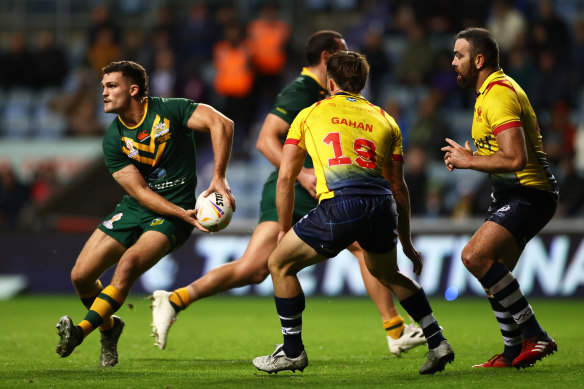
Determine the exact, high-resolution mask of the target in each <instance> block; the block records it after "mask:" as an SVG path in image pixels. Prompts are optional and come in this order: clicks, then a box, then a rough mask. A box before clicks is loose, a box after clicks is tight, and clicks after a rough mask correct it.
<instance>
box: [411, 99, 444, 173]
mask: <svg viewBox="0 0 584 389" xmlns="http://www.w3.org/2000/svg"><path fill="white" fill-rule="evenodd" d="M446 138H452V135H450V129H449V128H448V125H447V124H446V122H444V121H443V120H442V118H441V116H440V115H439V113H438V97H437V95H436V94H432V93H430V94H428V95H426V96H425V97H424V98H423V99H422V101H420V105H419V106H418V115H417V119H416V121H415V122H414V124H413V125H412V127H411V129H410V132H409V135H408V144H409V145H410V146H411V147H414V146H417V147H419V148H421V149H423V150H425V151H426V154H427V158H428V159H429V160H431V161H434V162H442V161H443V153H442V151H440V145H442V144H443V143H444V139H446Z"/></svg>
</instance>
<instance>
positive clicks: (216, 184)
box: [187, 104, 235, 211]
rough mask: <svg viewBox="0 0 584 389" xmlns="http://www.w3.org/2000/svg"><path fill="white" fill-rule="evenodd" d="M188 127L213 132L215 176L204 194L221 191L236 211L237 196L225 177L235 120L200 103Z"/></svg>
mask: <svg viewBox="0 0 584 389" xmlns="http://www.w3.org/2000/svg"><path fill="white" fill-rule="evenodd" d="M187 127H188V128H190V129H191V130H193V131H201V132H208V133H210V134H211V144H212V146H213V155H214V157H213V178H212V179H211V184H210V185H209V188H207V190H206V191H205V192H203V193H204V195H205V196H207V195H208V194H209V193H211V192H214V191H217V192H219V193H221V194H222V195H223V197H224V198H227V199H228V200H227V201H228V202H229V205H231V207H232V208H233V210H234V211H235V198H234V197H233V195H232V194H231V189H229V184H228V183H227V178H225V172H226V170H227V165H228V164H229V159H230V158H231V147H232V146H233V121H232V120H231V119H229V118H228V117H227V116H225V115H223V114H222V113H221V112H219V111H217V110H216V109H215V108H213V107H211V106H210V105H206V104H199V105H198V106H197V109H195V111H194V112H193V114H192V115H191V117H190V118H189V121H188V122H187Z"/></svg>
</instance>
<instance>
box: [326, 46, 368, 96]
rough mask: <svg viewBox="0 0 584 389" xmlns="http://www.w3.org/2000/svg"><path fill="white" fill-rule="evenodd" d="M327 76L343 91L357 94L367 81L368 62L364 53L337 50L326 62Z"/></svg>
mask: <svg viewBox="0 0 584 389" xmlns="http://www.w3.org/2000/svg"><path fill="white" fill-rule="evenodd" d="M326 72H327V74H328V76H329V77H330V78H331V79H333V81H334V82H335V83H336V84H337V85H338V86H339V88H341V89H342V90H344V91H345V92H349V93H353V94H358V93H360V92H361V91H362V90H363V88H365V83H366V82H367V77H368V76H369V63H367V59H366V58H365V56H364V55H362V54H359V53H356V52H354V51H339V52H337V53H335V54H333V55H331V56H330V57H329V59H328V62H327V64H326Z"/></svg>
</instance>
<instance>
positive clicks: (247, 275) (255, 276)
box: [238, 263, 270, 285]
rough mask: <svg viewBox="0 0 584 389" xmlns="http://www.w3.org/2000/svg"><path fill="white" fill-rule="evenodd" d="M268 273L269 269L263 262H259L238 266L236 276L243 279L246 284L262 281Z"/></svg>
mask: <svg viewBox="0 0 584 389" xmlns="http://www.w3.org/2000/svg"><path fill="white" fill-rule="evenodd" d="M268 274H270V271H269V269H268V266H267V265H266V264H265V263H263V264H261V266H260V265H255V266H254V265H249V264H245V265H243V266H239V269H238V278H239V279H241V280H242V281H244V282H245V283H246V284H247V285H250V284H259V283H260V282H263V281H264V280H265V279H266V277H267V276H268Z"/></svg>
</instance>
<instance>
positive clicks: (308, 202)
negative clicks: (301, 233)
mask: <svg viewBox="0 0 584 389" xmlns="http://www.w3.org/2000/svg"><path fill="white" fill-rule="evenodd" d="M277 181H278V171H275V172H273V173H272V174H270V176H269V177H268V179H267V181H266V183H265V184H264V190H263V191H262V201H261V203H260V221H259V222H260V223H261V222H267V221H274V222H277V221H278V212H277V211H276V182H277ZM317 204H318V200H316V199H315V198H314V197H312V196H311V195H310V193H308V192H307V191H306V189H304V188H303V187H302V185H300V184H299V183H298V182H296V184H294V212H293V213H292V224H296V222H297V221H298V220H300V219H302V218H303V217H304V216H305V215H306V214H307V213H308V212H310V210H312V209H313V208H314V207H316V205H317Z"/></svg>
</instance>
